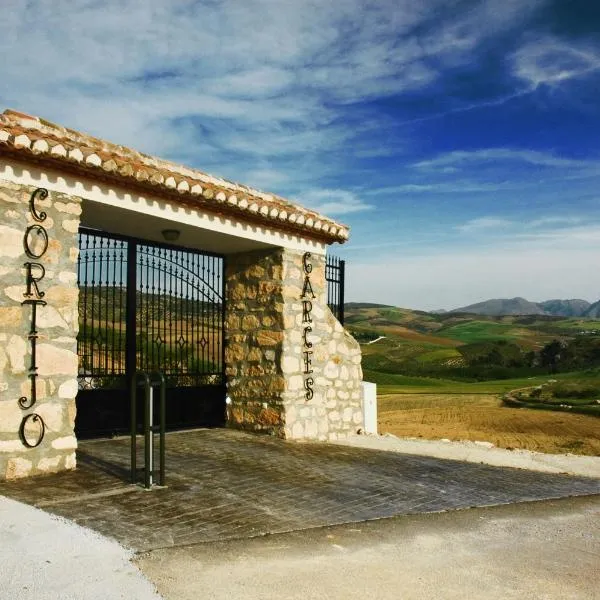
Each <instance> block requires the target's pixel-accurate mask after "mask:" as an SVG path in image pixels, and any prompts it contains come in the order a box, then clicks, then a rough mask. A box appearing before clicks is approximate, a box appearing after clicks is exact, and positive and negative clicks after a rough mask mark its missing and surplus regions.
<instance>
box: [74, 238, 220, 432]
mask: <svg viewBox="0 0 600 600" xmlns="http://www.w3.org/2000/svg"><path fill="white" fill-rule="evenodd" d="M79 251H80V254H79V266H78V284H79V290H80V300H79V321H80V323H79V327H80V329H79V335H78V353H79V363H80V364H79V382H80V386H79V387H80V392H79V394H78V397H77V411H78V414H77V421H76V430H77V431H78V435H82V436H84V437H85V436H93V435H110V434H115V433H124V432H125V431H127V430H128V427H129V422H128V415H129V408H128V406H129V402H128V400H127V393H128V392H127V390H128V387H129V382H130V381H131V378H132V377H134V376H135V373H136V372H140V371H143V372H152V371H159V372H161V373H163V374H164V376H165V380H166V382H167V387H168V390H167V426H168V428H171V429H173V428H182V427H192V426H199V425H203V426H205V425H221V424H223V421H224V401H225V377H224V367H223V364H224V360H223V323H224V310H225V306H224V276H223V270H224V259H223V257H222V256H219V255H215V254H208V253H205V252H200V251H197V250H190V249H186V248H181V247H175V246H169V245H166V244H157V243H153V242H148V241H142V240H137V239H133V238H127V237H122V236H116V235H109V234H106V233H103V232H99V231H95V230H89V229H81V230H80V236H79Z"/></svg>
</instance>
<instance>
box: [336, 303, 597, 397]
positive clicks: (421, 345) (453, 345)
mask: <svg viewBox="0 0 600 600" xmlns="http://www.w3.org/2000/svg"><path fill="white" fill-rule="evenodd" d="M345 308H346V319H345V324H346V328H347V329H348V330H349V331H350V332H351V333H352V334H353V335H354V336H355V337H356V339H357V340H358V341H359V342H360V343H361V348H362V352H363V369H364V370H365V373H366V374H368V378H369V379H370V380H371V381H375V382H376V383H379V384H381V385H390V384H392V380H393V381H394V382H395V383H397V382H398V381H399V380H398V379H397V378H398V377H400V378H403V379H402V380H403V381H406V383H407V384H408V385H411V386H412V385H414V386H416V387H418V385H419V384H418V383H417V382H420V381H422V379H423V378H425V380H426V383H427V385H430V386H432V385H433V386H435V384H434V382H437V381H439V382H444V381H446V382H447V381H453V382H478V381H479V382H483V381H494V380H507V379H514V378H525V379H526V378H528V377H536V376H540V377H542V376H547V375H548V374H549V373H561V372H569V371H582V370H585V369H592V370H595V369H597V368H599V367H600V321H592V320H586V319H582V318H581V317H577V318H566V317H560V316H548V315H541V314H534V315H502V316H486V315H481V314H477V315H474V314H467V313H453V312H450V313H441V314H439V313H438V314H434V313H426V312H422V311H413V310H408V309H403V308H397V307H393V306H385V305H377V304H361V303H354V304H348V305H346V307H345ZM597 375H598V373H597V372H595V376H597ZM409 381H411V382H412V383H408V382H409Z"/></svg>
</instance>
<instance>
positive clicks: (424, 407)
mask: <svg viewBox="0 0 600 600" xmlns="http://www.w3.org/2000/svg"><path fill="white" fill-rule="evenodd" d="M378 401H379V432H380V433H382V434H383V433H392V434H394V435H397V436H402V437H421V438H424V439H444V438H445V439H450V440H472V441H485V442H491V443H492V444H494V445H495V446H498V447H500V448H523V449H527V450H534V451H537V452H547V453H550V454H565V453H571V454H586V455H592V456H598V455H600V419H598V418H597V417H592V416H587V415H577V414H567V413H564V412H552V411H545V410H532V409H526V408H521V409H520V408H509V407H506V406H503V405H502V402H501V401H500V399H499V398H498V397H497V396H495V395H482V394H389V395H381V396H379V398H378Z"/></svg>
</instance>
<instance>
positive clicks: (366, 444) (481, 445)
mask: <svg viewBox="0 0 600 600" xmlns="http://www.w3.org/2000/svg"><path fill="white" fill-rule="evenodd" d="M332 443H335V444H339V445H348V446H355V447H359V448H369V449H371V450H385V451H388V452H399V453H402V454H417V455H420V456H431V457H434V458H446V459H449V460H460V461H464V462H473V463H480V464H486V465H491V466H494V467H513V468H516V469H528V470H531V471H541V472H543V473H568V474H569V475H579V476H582V477H594V478H598V479H600V456H577V455H574V454H543V453H541V452H532V451H530V450H519V449H515V450H506V449H504V448H497V447H496V446H494V445H493V444H491V443H490V442H471V441H460V442H453V441H450V440H422V439H417V438H399V437H396V436H395V435H391V434H385V435H354V436H351V437H349V438H348V439H346V440H339V441H337V442H332Z"/></svg>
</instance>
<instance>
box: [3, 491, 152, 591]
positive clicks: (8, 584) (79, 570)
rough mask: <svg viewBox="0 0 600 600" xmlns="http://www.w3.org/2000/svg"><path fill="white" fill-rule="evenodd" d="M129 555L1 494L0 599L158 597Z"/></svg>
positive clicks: (117, 546)
mask: <svg viewBox="0 0 600 600" xmlns="http://www.w3.org/2000/svg"><path fill="white" fill-rule="evenodd" d="M131 558H132V552H130V551H128V550H126V549H125V548H123V547H122V546H120V545H119V544H117V542H114V541H112V540H109V539H108V538H105V537H103V536H101V535H99V534H97V533H95V532H94V531H91V530H90V529H85V528H83V527H80V526H79V525H76V524H75V523H73V522H71V521H67V520H66V519H62V518H60V517H55V516H53V515H50V514H48V513H46V512H44V511H42V510H39V509H37V508H33V507H31V506H27V505H26V504H21V503H20V502H15V501H14V500H10V499H8V498H5V497H4V496H0V599H1V600H117V599H119V598H123V599H127V600H160V596H159V595H158V593H157V592H156V590H155V588H154V586H153V585H152V584H151V583H150V582H149V581H148V580H147V579H146V578H145V577H144V576H143V575H142V574H141V573H140V572H139V571H138V569H136V568H135V566H134V565H132V564H131V562H130V561H131Z"/></svg>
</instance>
